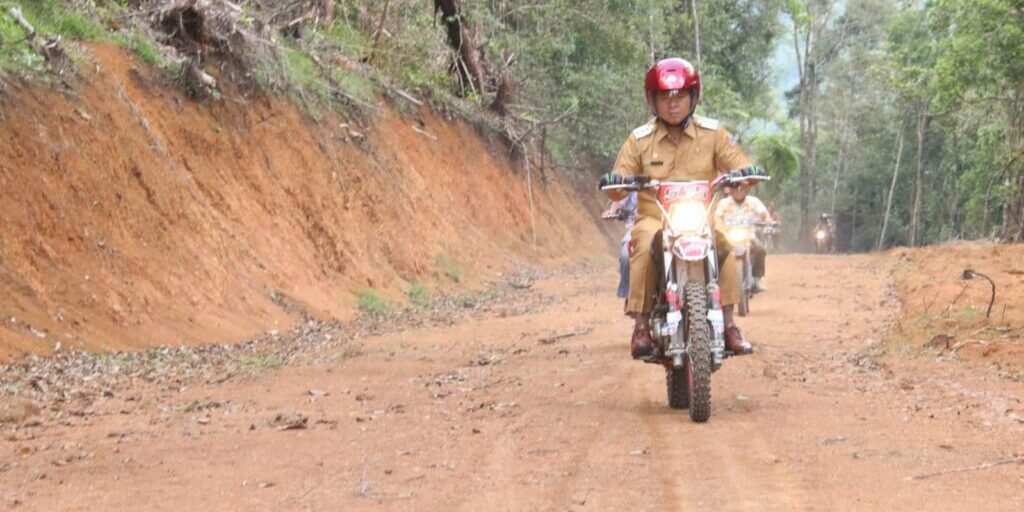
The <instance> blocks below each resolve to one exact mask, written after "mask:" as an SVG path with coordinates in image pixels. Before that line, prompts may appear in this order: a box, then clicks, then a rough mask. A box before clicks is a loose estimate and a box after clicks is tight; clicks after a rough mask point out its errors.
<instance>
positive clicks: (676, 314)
mask: <svg viewBox="0 0 1024 512" xmlns="http://www.w3.org/2000/svg"><path fill="white" fill-rule="evenodd" d="M682 321H683V313H682V312H681V311H670V312H669V314H668V315H667V316H666V317H665V323H666V324H668V330H669V333H671V334H675V333H676V330H677V329H679V322H682Z"/></svg>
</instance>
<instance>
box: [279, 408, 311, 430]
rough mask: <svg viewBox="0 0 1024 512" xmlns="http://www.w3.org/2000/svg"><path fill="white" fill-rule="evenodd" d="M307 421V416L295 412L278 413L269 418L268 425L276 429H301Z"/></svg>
mask: <svg viewBox="0 0 1024 512" xmlns="http://www.w3.org/2000/svg"><path fill="white" fill-rule="evenodd" d="M307 423H309V417H308V416H306V415H305V414H300V413H297V412H288V413H280V414H278V415H276V416H274V418H273V419H272V420H270V426H272V427H274V428H276V429H278V430H301V429H304V428H306V424H307Z"/></svg>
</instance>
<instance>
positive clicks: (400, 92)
mask: <svg viewBox="0 0 1024 512" xmlns="http://www.w3.org/2000/svg"><path fill="white" fill-rule="evenodd" d="M391 90H392V91H394V93H395V94H397V95H399V96H401V97H403V98H405V99H407V100H409V103H412V104H413V105H416V106H417V107H422V106H423V102H422V101H420V100H418V99H416V98H415V97H414V96H413V95H411V94H409V93H407V92H405V91H403V90H401V89H391Z"/></svg>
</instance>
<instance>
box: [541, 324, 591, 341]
mask: <svg viewBox="0 0 1024 512" xmlns="http://www.w3.org/2000/svg"><path fill="white" fill-rule="evenodd" d="M593 331H594V328H593V327H584V328H583V329H577V330H575V331H572V332H566V333H562V334H556V335H554V336H548V337H546V338H541V339H539V340H537V343H540V344H541V345H550V344H552V343H554V342H556V341H558V340H564V339H565V338H572V337H573V336H585V335H587V334H590V333H591V332H593Z"/></svg>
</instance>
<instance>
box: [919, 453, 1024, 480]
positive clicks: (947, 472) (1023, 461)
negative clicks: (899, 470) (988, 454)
mask: <svg viewBox="0 0 1024 512" xmlns="http://www.w3.org/2000/svg"><path fill="white" fill-rule="evenodd" d="M1004 464H1024V456H1019V457H1014V458H1012V459H1003V460H997V461H993V462H986V463H984V464H978V465H977V466H970V467H966V468H955V469H945V470H942V471H936V472H934V473H925V474H923V475H917V476H908V477H906V478H904V479H903V480H905V481H910V480H924V479H926V478H931V477H933V476H942V475H950V474H953V473H966V472H968V471H979V470H982V469H990V468H994V467H996V466H1002V465H1004Z"/></svg>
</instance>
